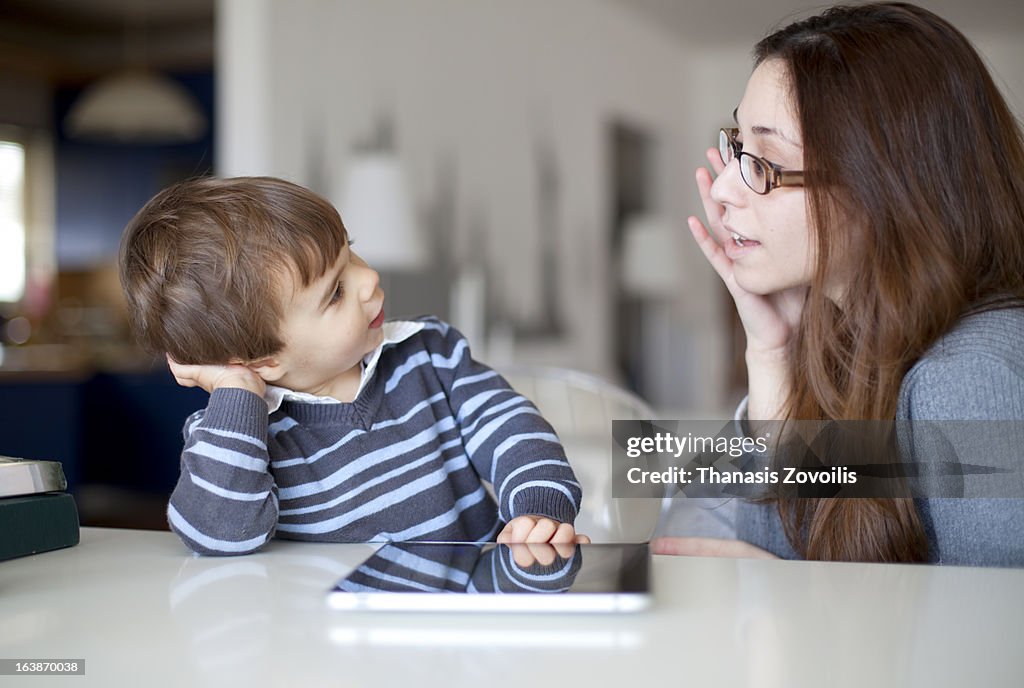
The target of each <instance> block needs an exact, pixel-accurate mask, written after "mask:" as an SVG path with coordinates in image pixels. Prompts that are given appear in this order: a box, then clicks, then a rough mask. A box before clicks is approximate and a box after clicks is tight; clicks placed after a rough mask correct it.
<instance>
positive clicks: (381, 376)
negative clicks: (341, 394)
mask: <svg viewBox="0 0 1024 688" xmlns="http://www.w3.org/2000/svg"><path fill="white" fill-rule="evenodd" d="M421 322H422V323H423V328H422V329H421V330H420V331H419V332H417V333H416V334H414V335H412V336H410V337H408V338H407V339H404V340H403V341H399V342H396V343H385V345H384V347H383V349H382V351H381V352H380V357H379V359H377V362H376V367H375V369H373V370H372V376H371V377H370V378H369V379H368V380H367V381H366V383H365V384H364V386H363V387H362V388H361V389H360V391H359V393H358V395H357V396H356V399H355V400H354V401H353V402H351V403H329V404H316V403H302V402H301V401H298V400H294V399H287V398H286V399H285V401H283V403H282V404H281V405H280V407H279V408H278V409H277V410H275V411H273V412H272V413H271V414H270V415H269V417H268V413H267V409H268V407H267V403H266V402H265V401H264V400H263V399H262V398H261V397H259V396H257V395H256V394H253V393H252V392H249V391H247V390H243V389H235V388H230V389H217V390H215V391H214V392H213V394H211V395H210V402H209V404H208V405H207V407H206V408H205V409H203V410H200V411H198V412H196V413H195V414H193V415H192V416H191V417H190V418H189V419H188V420H187V421H186V424H185V448H184V451H183V452H182V458H181V476H180V477H179V479H178V484H177V486H176V487H175V489H174V493H173V494H172V495H171V499H170V504H169V505H168V509H167V513H168V521H169V522H170V525H171V528H172V530H174V531H175V532H176V533H178V535H179V536H180V537H181V538H182V540H184V542H185V544H186V545H188V547H189V548H191V549H192V550H193V551H195V552H199V553H202V554H245V553H249V552H253V551H255V550H257V549H259V548H260V547H261V546H262V545H263V544H264V543H266V542H267V541H268V540H269V539H270V538H271V537H272V536H273V535H274V534H275V532H276V533H277V534H278V535H279V536H281V537H285V538H290V539H297V540H315V541H322V542H323V541H326V542H375V541H405V540H435V541H448V542H455V541H463V542H484V541H488V540H493V539H494V537H495V536H496V534H497V533H498V532H499V530H500V527H501V526H502V524H503V523H504V522H507V521H509V520H511V519H512V518H514V517H516V516H521V515H525V514H537V515H543V516H547V517H549V518H552V519H554V520H556V521H561V522H569V523H571V522H572V521H573V520H574V519H575V517H576V513H577V511H578V510H579V504H580V499H581V496H582V495H581V491H580V486H579V483H578V482H577V481H576V479H575V476H574V475H573V472H572V469H571V468H570V467H569V463H568V462H567V461H566V458H565V453H564V451H563V450H562V446H561V444H560V443H559V441H558V437H557V436H556V435H555V432H554V430H553V429H552V428H551V426H550V425H549V424H548V423H547V421H545V420H544V419H543V418H542V417H541V415H540V412H539V411H538V410H537V409H536V407H535V406H534V405H533V404H532V403H531V402H530V401H528V400H527V399H526V398H525V397H523V396H521V395H519V394H518V393H516V392H515V391H514V390H513V389H512V388H511V387H510V386H509V385H508V383H507V382H506V381H505V380H504V379H503V378H502V377H501V376H500V375H498V373H496V372H495V371H493V370H491V369H490V368H488V367H487V366H484V365H482V364H481V363H478V362H477V361H475V360H473V358H472V357H471V355H470V352H469V346H468V344H467V342H466V340H465V338H464V337H462V335H461V334H459V332H458V331H456V330H455V329H454V328H452V327H450V326H449V325H447V324H446V323H444V322H441V321H440V320H437V319H436V318H424V319H422V320H421ZM482 481H486V482H489V483H491V484H492V485H493V487H494V492H495V494H496V495H497V498H498V503H497V504H495V502H494V500H493V499H492V498H491V497H490V495H489V494H488V493H487V491H486V490H485V488H484V486H483V482H482Z"/></svg>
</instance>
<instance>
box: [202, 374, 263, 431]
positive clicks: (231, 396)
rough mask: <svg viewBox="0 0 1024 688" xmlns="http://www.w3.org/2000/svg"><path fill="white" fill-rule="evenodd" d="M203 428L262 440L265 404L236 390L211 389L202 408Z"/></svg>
mask: <svg viewBox="0 0 1024 688" xmlns="http://www.w3.org/2000/svg"><path fill="white" fill-rule="evenodd" d="M203 425H206V426H209V427H215V428H219V429H221V430H231V431H233V432H238V433H241V434H243V435H247V436H249V437H257V438H259V439H261V440H266V437H267V402H265V401H263V398H262V397H261V396H259V395H258V394H254V393H253V392H250V391H249V390H247V389H242V388H240V387H221V388H219V389H215V390H213V394H211V395H210V403H209V404H207V405H206V414H205V415H204V416H203Z"/></svg>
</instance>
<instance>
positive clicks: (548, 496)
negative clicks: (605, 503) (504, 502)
mask: <svg viewBox="0 0 1024 688" xmlns="http://www.w3.org/2000/svg"><path fill="white" fill-rule="evenodd" d="M563 489H565V491H566V492H568V491H569V488H567V487H566V488H563ZM509 509H510V510H511V512H512V513H511V516H512V518H516V517H517V516H544V517H546V518H550V519H551V520H553V521H558V522H559V523H573V522H574V521H575V520H576V514H577V511H578V510H577V508H576V504H575V503H574V501H573V500H572V499H571V498H570V497H569V495H567V494H566V493H565V492H562V491H561V490H559V489H556V488H552V487H541V486H532V485H531V486H528V487H524V488H522V489H521V490H519V491H518V492H516V493H515V494H514V495H513V496H512V498H511V500H510V503H509Z"/></svg>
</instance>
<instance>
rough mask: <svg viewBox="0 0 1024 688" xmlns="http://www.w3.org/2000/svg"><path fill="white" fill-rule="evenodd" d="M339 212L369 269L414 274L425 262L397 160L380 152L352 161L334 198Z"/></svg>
mask: <svg viewBox="0 0 1024 688" xmlns="http://www.w3.org/2000/svg"><path fill="white" fill-rule="evenodd" d="M339 197H340V199H341V200H340V202H339V203H338V211H339V212H340V213H341V219H342V222H344V223H345V228H346V229H347V230H348V232H349V235H350V236H352V237H354V238H355V240H356V245H355V247H354V249H353V250H354V251H355V252H356V253H357V254H359V256H360V257H361V258H362V259H363V260H365V261H366V262H367V263H369V265H370V267H374V268H384V269H393V270H414V269H417V268H422V267H424V266H425V265H426V264H427V262H428V261H429V259H430V255H429V247H428V246H427V241H426V237H424V236H423V234H422V233H421V232H420V231H419V229H418V228H417V226H416V223H415V222H414V220H413V212H412V204H411V202H410V200H409V194H408V192H407V190H406V185H405V179H404V176H403V175H402V169H401V166H400V165H399V163H398V159H397V158H396V157H395V156H394V155H392V154H390V153H383V152H375V153H365V154H359V155H357V156H356V157H355V158H354V159H353V160H352V164H351V165H350V167H349V170H348V176H347V178H346V179H345V183H344V185H343V186H342V191H341V193H340V194H339Z"/></svg>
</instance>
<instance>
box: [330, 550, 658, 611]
mask: <svg viewBox="0 0 1024 688" xmlns="http://www.w3.org/2000/svg"><path fill="white" fill-rule="evenodd" d="M650 561H651V554H650V549H649V548H648V546H647V544H614V545H611V544H600V545H591V544H587V545H571V544H569V545H549V544H544V545H498V544H495V543H487V544H473V543H431V542H402V543H390V544H387V545H384V546H383V547H381V548H380V549H379V550H377V552H376V553H375V554H374V555H373V556H372V557H370V558H369V559H367V560H366V561H365V562H363V563H362V564H361V565H360V566H359V567H357V568H356V569H355V570H353V571H352V572H351V573H350V574H349V575H348V576H346V577H345V578H343V579H341V580H340V581H338V583H337V584H336V585H335V586H334V588H333V589H332V590H331V591H330V593H329V594H328V603H329V604H330V606H331V607H333V608H335V609H345V610H382V611H383V610H387V611H439V612H634V611H640V610H642V609H645V608H646V607H648V606H649V604H650V599H651V590H650V584H651V581H650Z"/></svg>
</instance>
